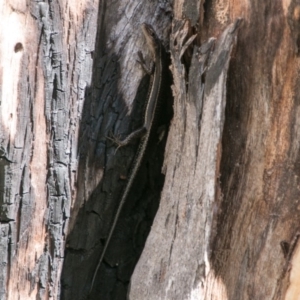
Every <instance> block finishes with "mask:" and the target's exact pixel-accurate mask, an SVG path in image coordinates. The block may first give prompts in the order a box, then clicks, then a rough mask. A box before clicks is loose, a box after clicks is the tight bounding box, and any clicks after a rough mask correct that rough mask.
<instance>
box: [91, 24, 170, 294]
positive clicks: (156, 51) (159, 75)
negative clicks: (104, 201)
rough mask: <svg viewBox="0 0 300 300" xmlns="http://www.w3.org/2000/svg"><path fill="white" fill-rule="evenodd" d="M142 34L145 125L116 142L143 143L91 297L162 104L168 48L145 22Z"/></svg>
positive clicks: (103, 253) (104, 249) (97, 267)
mask: <svg viewBox="0 0 300 300" xmlns="http://www.w3.org/2000/svg"><path fill="white" fill-rule="evenodd" d="M141 28H142V32H143V34H144V37H145V39H146V44H147V46H148V48H149V50H150V53H151V56H152V68H150V69H151V70H150V69H149V68H148V67H147V66H146V64H145V61H144V58H143V56H142V54H141V52H138V55H139V58H140V61H139V62H140V63H141V65H142V67H143V69H144V70H145V71H146V72H147V73H150V74H151V79H150V86H149V91H148V95H147V99H146V103H145V112H144V123H143V126H142V127H141V128H139V129H137V130H135V131H134V132H132V133H131V134H129V135H128V136H127V137H126V138H125V139H123V140H118V139H114V142H115V143H116V144H118V148H119V147H123V146H126V145H127V144H129V143H130V142H131V141H132V140H133V139H136V138H140V139H141V140H140V143H139V147H138V151H137V154H136V156H135V158H134V161H133V164H132V167H131V171H130V173H129V177H128V181H127V184H126V186H125V188H124V191H123V194H122V197H121V200H120V203H119V205H118V209H117V212H116V214H115V217H114V219H113V223H112V226H111V228H110V231H109V234H108V237H107V239H106V242H105V244H104V248H103V250H102V253H101V256H100V258H99V261H98V264H97V266H96V269H95V271H94V274H93V278H92V282H91V286H90V289H89V294H90V293H91V292H92V289H93V286H94V283H95V279H96V275H97V273H98V270H99V268H100V266H101V263H102V261H103V259H104V256H105V253H106V250H107V247H108V245H109V243H110V240H111V237H112V235H113V232H114V230H115V227H116V224H117V221H118V219H119V216H120V213H121V211H122V208H123V205H124V203H125V201H126V199H127V196H128V193H129V191H130V189H131V186H132V184H133V182H134V179H135V177H136V174H137V172H138V170H139V168H140V165H141V163H142V160H143V158H144V155H145V152H146V148H147V146H148V143H149V139H150V135H151V133H152V132H153V127H154V126H153V125H154V123H155V118H156V116H157V113H158V109H159V106H160V105H159V102H160V100H161V99H160V96H161V90H162V86H163V81H164V71H165V68H166V67H167V66H166V64H167V63H166V56H165V55H166V52H165V48H164V46H163V44H162V42H161V40H160V39H159V38H158V36H157V34H156V32H155V31H154V29H153V27H152V26H151V25H150V24H147V23H143V24H142V26H141Z"/></svg>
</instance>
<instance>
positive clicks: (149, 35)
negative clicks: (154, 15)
mask: <svg viewBox="0 0 300 300" xmlns="http://www.w3.org/2000/svg"><path fill="white" fill-rule="evenodd" d="M142 31H143V33H144V36H145V38H146V41H147V45H148V47H149V48H150V50H151V52H152V55H153V56H155V53H156V51H157V50H158V47H159V38H158V36H157V35H156V33H155V31H154V29H153V27H152V26H151V25H150V24H147V23H143V24H142Z"/></svg>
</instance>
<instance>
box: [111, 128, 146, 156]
mask: <svg viewBox="0 0 300 300" xmlns="http://www.w3.org/2000/svg"><path fill="white" fill-rule="evenodd" d="M146 132H147V129H146V127H145V126H143V127H141V128H139V129H137V130H135V131H133V132H132V133H131V134H129V135H128V136H127V137H126V138H125V139H123V140H121V139H120V137H119V136H115V135H113V134H112V133H110V136H107V137H106V138H107V139H109V140H111V141H112V142H113V143H114V144H116V145H118V147H117V149H116V150H115V153H117V151H118V150H119V148H121V147H123V146H126V145H128V144H130V143H131V142H132V141H133V140H135V139H137V138H141V137H143V136H144V135H145V134H146Z"/></svg>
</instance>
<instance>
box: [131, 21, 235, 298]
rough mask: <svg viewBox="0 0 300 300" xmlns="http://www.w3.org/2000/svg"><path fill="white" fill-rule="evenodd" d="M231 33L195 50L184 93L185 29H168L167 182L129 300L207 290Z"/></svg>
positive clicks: (230, 30)
mask: <svg viewBox="0 0 300 300" xmlns="http://www.w3.org/2000/svg"><path fill="white" fill-rule="evenodd" d="M235 28H236V24H232V25H230V26H229V27H228V28H227V29H226V30H225V31H224V33H223V34H222V35H221V37H220V38H219V39H217V40H216V42H215V45H214V41H213V40H210V41H209V42H208V43H207V44H204V45H203V46H202V47H200V48H197V47H195V48H194V53H193V58H192V61H191V67H190V70H189V74H188V78H189V80H188V82H189V85H188V89H187V88H185V87H186V83H185V67H184V66H183V64H182V63H181V56H182V55H183V52H182V49H183V48H184V42H185V41H186V35H187V33H188V23H186V24H184V25H183V24H182V22H177V23H176V22H175V25H174V27H173V32H172V39H171V54H172V62H173V66H172V73H173V76H174V88H173V93H174V97H175V104H174V110H175V111H174V119H173V122H172V126H171V129H170V133H169V138H168V143H167V149H166V153H167V155H168V156H167V157H166V160H165V171H166V181H165V185H164V190H163V193H162V197H161V203H160V207H159V210H158V212H157V215H156V217H155V221H154V225H153V227H152V230H151V232H150V235H149V237H148V240H147V243H146V245H145V249H144V251H143V254H142V256H141V258H140V260H139V262H138V264H137V267H136V269H135V271H134V274H133V277H132V279H131V290H130V295H129V296H130V299H131V300H135V299H136V300H137V299H205V298H204V295H205V293H206V292H207V291H206V288H207V287H203V286H202V283H203V281H204V278H205V277H206V276H207V275H208V273H209V272H210V264H209V260H208V257H209V256H210V249H209V242H210V236H211V229H212V219H213V213H214V202H215V197H216V195H215V193H216V186H217V180H218V178H217V175H218V173H217V172H218V168H219V163H220V162H219V159H220V152H219V151H220V148H219V147H220V143H221V138H222V131H223V125H224V113H225V105H226V79H227V72H228V66H229V61H230V54H231V50H232V47H233V44H234V41H235V37H236V30H235ZM213 45H214V50H213ZM203 76H205V79H204V80H202V78H203ZM157 245H159V247H157ZM195 295H198V296H197V297H196V296H195ZM195 297H196V298H195ZM198 297H199V298H198Z"/></svg>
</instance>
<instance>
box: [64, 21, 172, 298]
mask: <svg viewBox="0 0 300 300" xmlns="http://www.w3.org/2000/svg"><path fill="white" fill-rule="evenodd" d="M99 18H100V17H99ZM102 21H103V20H102ZM106 30H107V29H106V28H105V27H104V21H103V22H102V24H101V25H99V28H98V32H99V33H98V39H97V41H96V47H95V49H99V51H98V52H95V53H94V70H93V79H92V83H93V86H91V87H90V88H88V89H87V90H86V93H85V102H84V109H83V114H82V115H83V118H82V123H81V129H80V141H79V145H80V149H79V155H80V162H79V179H78V185H80V184H81V182H84V180H86V179H85V178H81V176H82V175H80V174H86V173H87V172H84V170H85V168H91V167H94V168H100V169H103V178H102V180H101V182H100V183H99V184H98V185H97V187H96V188H95V189H94V190H93V192H92V194H91V196H90V197H89V199H88V201H87V202H86V203H85V205H83V206H82V207H81V209H80V211H79V213H78V216H77V221H76V225H75V227H74V229H73V231H72V232H71V233H70V234H69V236H68V238H67V248H66V255H65V261H64V268H63V273H62V280H61V282H62V299H83V298H84V297H87V294H88V292H89V289H90V284H91V280H92V277H93V273H94V271H95V268H96V265H97V263H98V260H99V257H100V255H101V252H102V249H103V247H104V243H105V240H106V237H107V235H108V233H109V230H110V227H111V224H112V222H113V219H114V216H115V213H116V211H117V208H118V205H119V202H120V199H121V196H122V192H123V189H124V188H125V186H126V182H127V181H126V179H127V176H128V174H129V170H130V167H131V164H132V162H133V159H134V155H135V153H136V151H137V147H138V142H139V141H136V142H134V143H133V144H132V145H129V146H126V147H122V148H120V149H119V150H118V151H117V152H116V153H115V150H116V145H115V144H114V143H113V142H112V141H110V140H109V139H107V137H108V136H110V135H111V133H113V134H114V135H117V136H118V135H120V136H121V137H125V136H127V135H128V134H129V133H131V132H132V131H133V130H135V129H137V128H139V127H140V126H141V125H142V122H143V120H142V117H143V108H144V103H145V99H146V97H147V91H148V86H149V79H150V77H149V75H145V76H144V77H143V78H142V80H141V82H140V84H139V87H138V90H137V93H136V97H135V99H134V101H133V107H132V110H131V113H130V115H128V113H127V112H128V110H127V107H126V104H125V103H124V100H123V99H122V96H121V95H120V94H118V79H119V78H120V76H121V75H120V65H119V61H120V57H118V56H117V55H116V54H111V53H110V52H109V51H108V50H107V49H105V48H103V45H105V41H106V34H105V32H106ZM101 46H102V47H101ZM133 59H135V58H133ZM164 81H165V83H164V86H165V89H166V91H165V92H164V97H165V98H164V99H163V100H164V101H163V104H162V107H161V112H162V113H161V116H160V117H159V118H158V120H157V126H156V127H157V130H155V132H154V133H153V135H152V137H151V140H150V144H149V149H148V150H147V153H146V155H145V158H144V161H143V163H142V165H141V167H140V170H139V172H138V174H137V176H136V180H135V182H134V185H133V187H132V190H131V191H130V194H129V197H128V199H127V200H126V202H125V205H124V207H123V210H122V212H121V215H120V217H119V220H118V223H117V225H116V229H115V232H114V234H113V236H112V239H111V242H110V244H109V247H108V249H107V252H106V255H105V258H104V262H103V263H102V265H101V266H100V268H99V271H98V274H97V277H96V280H95V284H94V288H93V291H92V293H91V294H90V296H89V299H126V293H127V286H128V283H129V280H130V277H131V274H132V272H133V270H134V267H135V264H136V263H137V261H138V258H139V256H140V254H141V252H142V250H143V247H144V244H145V241H146V238H147V236H148V233H149V231H150V228H151V225H152V222H153V219H154V216H155V213H156V211H157V209H158V205H159V199H160V192H161V190H162V186H163V183H164V175H163V174H161V166H162V163H163V159H164V148H165V143H166V137H167V130H168V124H169V121H170V118H171V116H172V98H171V92H170V85H171V83H170V79H169V77H168V78H166V79H165V80H164ZM162 128H164V130H165V135H164V137H163V138H162V139H161V135H160V134H159V131H161V129H162ZM91 180H92V179H91Z"/></svg>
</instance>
